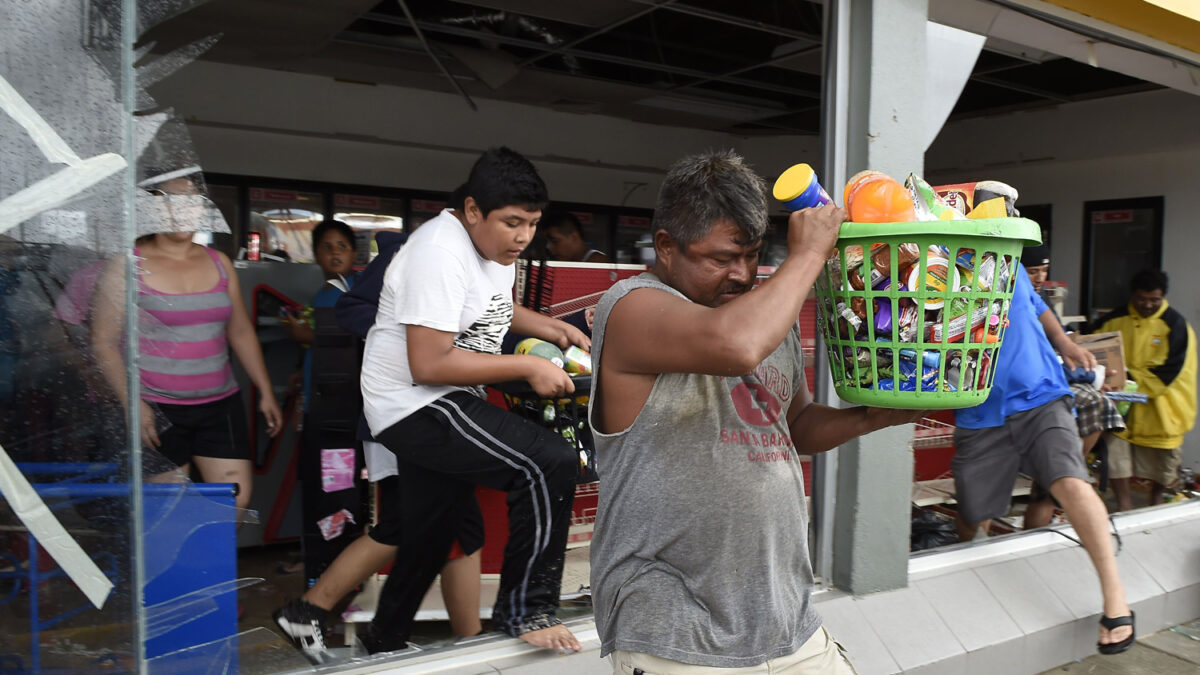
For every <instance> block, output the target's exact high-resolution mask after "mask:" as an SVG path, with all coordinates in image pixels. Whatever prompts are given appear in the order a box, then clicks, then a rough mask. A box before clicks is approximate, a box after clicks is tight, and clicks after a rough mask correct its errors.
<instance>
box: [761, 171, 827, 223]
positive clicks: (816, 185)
mask: <svg viewBox="0 0 1200 675" xmlns="http://www.w3.org/2000/svg"><path fill="white" fill-rule="evenodd" d="M771 194H773V195H774V196H775V199H778V200H779V201H781V202H783V206H784V208H786V209H787V210H789V211H799V210H800V209H807V208H809V207H813V206H821V205H822V204H828V203H830V202H831V201H833V200H831V199H830V198H829V194H828V193H827V192H825V188H823V187H821V183H820V182H819V181H818V180H817V172H816V171H813V168H812V167H811V166H809V165H807V164H796V165H795V166H792V167H791V168H789V169H788V170H787V171H784V172H783V173H781V174H779V178H777V179H776V180H775V187H774V188H772V190H771Z"/></svg>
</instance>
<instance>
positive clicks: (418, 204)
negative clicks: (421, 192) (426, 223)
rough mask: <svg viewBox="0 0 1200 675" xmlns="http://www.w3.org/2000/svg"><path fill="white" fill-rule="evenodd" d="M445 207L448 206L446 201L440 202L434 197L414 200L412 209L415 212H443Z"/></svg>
mask: <svg viewBox="0 0 1200 675" xmlns="http://www.w3.org/2000/svg"><path fill="white" fill-rule="evenodd" d="M444 208H446V202H438V201H434V200H432V199H414V200H412V210H413V212H414V213H441V212H442V209H444Z"/></svg>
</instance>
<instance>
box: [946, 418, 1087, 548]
mask: <svg viewBox="0 0 1200 675" xmlns="http://www.w3.org/2000/svg"><path fill="white" fill-rule="evenodd" d="M1071 403H1072V399H1071V397H1070V396H1064V397H1063V398H1060V399H1056V400H1054V401H1051V402H1049V403H1046V404H1044V405H1041V406H1039V407H1037V408H1033V409H1032V410H1025V411H1022V412H1019V413H1017V414H1015V415H1010V416H1009V417H1008V419H1006V420H1005V422H1004V426H1000V427H990V428H987V429H963V428H962V427H959V428H957V429H955V431H954V447H955V452H954V459H952V460H951V461H950V467H951V468H952V469H953V470H954V489H955V499H956V500H957V501H958V512H959V515H961V516H962V519H963V520H964V521H965V522H966V523H968V524H971V525H974V524H976V523H981V522H983V521H985V520H988V519H991V518H997V517H1000V516H1003V515H1005V514H1007V513H1008V511H1009V509H1010V508H1011V507H1012V489H1013V485H1014V484H1015V483H1016V480H1017V473H1018V472H1020V473H1025V474H1028V475H1029V476H1031V477H1033V479H1034V481H1036V482H1037V483H1038V484H1040V485H1051V484H1053V483H1054V481H1056V480H1058V479H1059V478H1066V477H1074V478H1079V479H1080V480H1084V481H1086V480H1088V473H1087V467H1085V466H1084V464H1083V445H1082V441H1080V439H1079V428H1078V427H1077V426H1076V424H1075V415H1074V413H1073V412H1072V407H1071Z"/></svg>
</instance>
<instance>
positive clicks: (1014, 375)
mask: <svg viewBox="0 0 1200 675" xmlns="http://www.w3.org/2000/svg"><path fill="white" fill-rule="evenodd" d="M1016 275H1017V284H1016V287H1015V288H1014V289H1013V299H1012V307H1011V309H1009V312H1008V329H1007V330H1006V331H1005V333H1004V344H1002V345H1001V346H1000V354H999V355H998V356H997V358H996V379H995V382H994V383H993V384H992V391H991V393H990V394H988V398H987V400H986V401H984V402H983V403H981V404H979V405H977V406H975V407H974V408H966V409H963V410H958V411H956V412H955V424H957V425H958V426H960V427H963V428H964V429H987V428H990V427H999V426H1003V425H1004V420H1005V419H1006V418H1007V417H1008V416H1010V415H1014V414H1016V413H1019V412H1022V411H1024V410H1032V409H1034V408H1036V407H1038V406H1040V405H1044V404H1046V403H1049V402H1050V401H1054V400H1057V399H1060V398H1062V397H1063V396H1068V395H1070V393H1071V389H1070V387H1069V386H1067V378H1066V376H1065V375H1063V367H1062V364H1061V363H1059V361H1058V354H1056V353H1055V351H1054V348H1053V347H1051V346H1050V340H1049V339H1048V338H1047V337H1046V332H1045V330H1044V329H1043V328H1042V324H1041V321H1039V320H1038V317H1039V316H1041V315H1042V313H1043V312H1045V311H1046V310H1047V309H1049V307H1048V306H1047V305H1046V302H1045V301H1044V300H1042V298H1041V297H1040V296H1039V295H1038V294H1037V292H1036V291H1034V290H1033V284H1032V283H1031V282H1030V281H1029V274H1028V273H1027V272H1026V271H1025V266H1024V265H1018V266H1017V271H1016Z"/></svg>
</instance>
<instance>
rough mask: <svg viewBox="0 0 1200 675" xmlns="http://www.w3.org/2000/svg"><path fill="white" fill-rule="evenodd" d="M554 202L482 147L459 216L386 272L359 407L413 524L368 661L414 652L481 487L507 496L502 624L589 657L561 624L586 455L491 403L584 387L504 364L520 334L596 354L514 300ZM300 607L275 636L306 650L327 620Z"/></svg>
mask: <svg viewBox="0 0 1200 675" xmlns="http://www.w3.org/2000/svg"><path fill="white" fill-rule="evenodd" d="M547 201H548V197H547V193H546V187H545V184H544V183H543V182H542V180H541V178H540V176H539V175H538V173H537V170H536V169H535V168H534V166H533V164H531V163H530V162H529V161H528V160H527V159H525V158H524V157H522V156H521V155H520V154H518V153H516V152H514V151H513V150H510V149H508V148H494V149H491V150H488V151H487V152H485V153H484V154H483V155H482V156H481V157H480V158H479V160H478V161H476V163H475V166H474V167H473V168H472V169H471V175H470V178H469V179H468V180H467V197H466V198H465V199H464V203H463V207H464V208H463V209H462V212H461V214H456V213H455V212H453V211H450V210H446V211H443V212H442V213H441V214H439V215H438V216H437V217H436V218H433V219H432V220H430V221H428V222H426V223H424V224H423V225H422V226H421V227H420V228H419V229H418V230H417V231H416V232H415V233H414V234H413V235H412V236H411V237H410V238H409V239H408V242H407V243H406V244H405V245H404V247H402V248H401V249H400V251H399V252H398V253H397V254H396V257H395V258H394V259H393V261H392V263H391V264H390V265H389V266H388V269H387V272H386V273H385V275H384V282H383V291H382V293H381V295H380V299H379V310H378V313H377V314H376V318H375V325H374V326H373V327H372V328H371V331H370V333H369V334H368V335H367V344H366V350H365V352H364V355H363V366H362V391H363V408H364V413H365V415H366V418H367V422H368V424H369V426H370V428H371V433H372V434H373V435H374V436H375V438H376V440H378V441H379V442H381V443H382V444H383V445H384V446H385V447H387V449H388V450H390V451H391V452H392V453H394V454H395V455H396V459H397V462H398V464H399V476H398V477H399V479H400V485H399V487H398V489H397V491H396V492H397V498H398V499H399V500H400V501H401V502H402V503H401V504H400V507H399V509H398V512H399V513H402V514H404V516H403V517H404V522H403V524H402V527H401V528H400V530H401V533H400V535H399V540H398V542H397V545H398V547H399V548H398V553H397V556H396V560H395V563H394V564H393V567H392V571H391V573H390V574H389V575H388V580H387V582H386V583H385V585H384V587H383V591H382V593H381V596H380V601H379V606H378V608H377V609H376V613H375V619H374V620H373V621H372V623H371V625H370V626H369V627H368V629H367V630H365V631H364V632H363V634H362V636H361V641H362V644H363V646H364V647H365V648H366V649H367V651H369V652H371V653H376V652H382V651H391V650H396V649H402V648H404V647H405V646H406V643H407V639H408V636H409V632H410V629H411V625H412V620H413V617H414V616H415V614H416V612H417V608H418V607H419V606H420V603H421V600H422V598H423V597H424V595H425V592H426V591H427V589H428V588H429V586H430V584H431V583H432V582H433V580H434V578H435V577H436V576H437V573H438V571H439V570H440V569H441V567H442V566H443V564H444V563H445V561H446V556H447V554H448V552H449V551H450V548H451V545H452V543H453V541H454V539H455V535H456V533H457V527H456V524H457V519H458V518H459V517H460V515H461V513H462V509H461V508H460V507H459V505H460V504H462V503H463V502H464V501H466V500H473V499H474V489H475V485H485V486H487V487H490V488H493V489H497V490H503V491H506V492H508V493H509V497H508V504H509V512H508V518H509V540H508V544H507V546H506V548H505V554H504V563H503V566H502V569H501V576H500V590H499V593H498V595H497V598H496V605H495V607H494V609H493V614H492V622H493V627H494V628H496V629H497V630H501V631H504V632H506V633H508V634H510V635H513V636H516V637H520V638H521V639H523V640H525V641H527V642H529V643H531V644H534V645H537V646H540V647H546V648H549V649H558V650H571V651H577V650H579V649H580V648H581V645H580V644H579V642H578V640H576V639H575V637H574V636H573V635H572V634H571V633H570V631H569V630H567V629H566V627H564V626H563V625H562V624H561V622H560V621H559V619H558V618H557V617H556V615H555V613H556V610H557V608H558V596H559V586H560V583H561V580H562V566H563V556H564V554H565V550H566V539H567V528H568V526H569V524H570V516H571V504H572V501H573V499H574V491H575V481H576V478H577V476H578V472H579V464H578V458H577V456H576V453H575V452H574V451H573V450H572V448H571V447H570V446H569V445H568V444H567V443H566V442H565V441H564V440H563V439H562V438H561V437H560V436H558V435H557V434H555V433H553V432H552V431H550V430H548V429H545V428H543V427H541V426H539V425H537V424H535V423H533V422H530V421H528V420H525V419H522V418H520V417H517V416H516V415H513V414H512V413H509V412H507V411H504V410H501V409H499V408H497V407H495V406H492V405H490V404H488V403H487V402H486V401H485V400H484V399H483V385H485V384H490V383H495V382H503V381H508V380H525V381H527V382H528V383H529V384H530V386H531V387H532V388H533V389H534V390H535V391H536V392H537V393H538V394H539V395H541V396H543V397H547V398H551V397H559V396H563V395H566V394H569V393H571V392H573V391H574V385H573V384H572V382H571V380H570V378H569V377H568V376H567V374H566V373H565V372H564V371H563V370H562V369H561V368H559V367H558V366H555V365H554V364H552V363H550V362H549V361H546V360H545V359H541V358H538V357H534V356H528V355H511V354H510V355H502V354H500V344H501V341H502V340H503V339H504V335H505V333H507V331H508V330H509V328H510V326H511V327H512V328H513V330H516V331H517V332H519V333H521V334H523V335H531V336H534V337H540V338H542V339H545V340H549V341H551V342H554V343H556V344H558V345H560V346H562V347H567V346H568V345H570V344H575V345H578V346H580V347H583V348H585V349H587V348H590V346H591V345H590V341H589V340H588V338H587V337H586V336H584V335H583V333H582V332H581V331H579V330H578V329H577V328H575V327H573V326H571V325H569V324H567V323H565V322H562V321H558V320H556V319H551V318H550V317H547V316H545V315H542V314H539V313H537V312H533V311H531V310H529V309H526V308H524V307H520V306H514V303H513V299H512V295H513V294H512V289H513V283H514V279H515V270H514V267H513V263H515V262H516V260H517V258H518V256H520V254H521V252H522V251H523V250H524V249H525V247H526V246H528V245H529V243H530V241H532V239H533V235H534V232H535V230H536V227H537V222H538V220H539V218H540V217H541V211H542V209H543V208H544V207H545V205H546V203H547ZM293 605H295V607H289V608H288V609H287V610H285V611H286V613H287V615H288V619H289V622H288V624H287V625H285V624H284V623H281V624H280V625H281V626H284V630H285V631H286V632H288V634H289V635H291V637H293V639H295V640H297V641H298V642H301V643H304V642H305V639H306V638H308V639H311V638H312V637H315V636H309V635H307V634H303V635H302V634H300V633H303V632H305V629H306V628H307V627H306V626H305V625H304V624H305V623H306V621H305V617H302V616H299V615H300V614H305V613H306V612H311V613H313V615H314V617H313V621H312V628H313V630H314V632H316V633H318V634H319V629H320V624H319V620H320V618H322V617H323V612H321V611H320V609H319V608H316V607H312V606H309V605H308V603H306V602H302V601H297V603H293ZM301 610H302V611H301ZM292 614H296V615H297V616H296V617H292V616H291V615H292ZM296 618H298V619H300V620H299V621H297V620H295V619H296ZM304 646H305V647H306V651H309V648H308V646H307V645H304Z"/></svg>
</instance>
